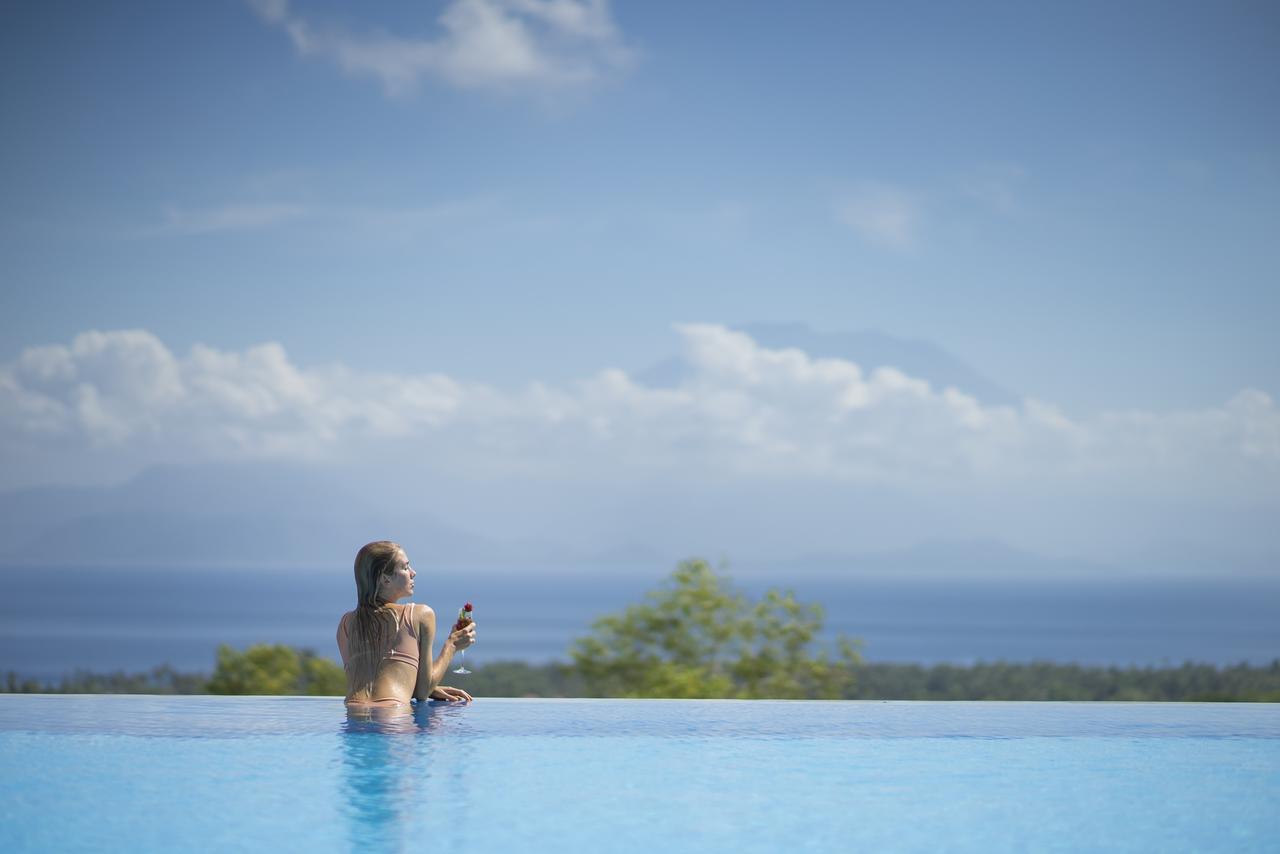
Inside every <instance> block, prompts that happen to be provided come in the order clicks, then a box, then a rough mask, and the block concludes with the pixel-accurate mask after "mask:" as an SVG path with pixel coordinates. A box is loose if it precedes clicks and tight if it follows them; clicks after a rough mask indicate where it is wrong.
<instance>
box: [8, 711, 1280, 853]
mask: <svg viewBox="0 0 1280 854" xmlns="http://www.w3.org/2000/svg"><path fill="white" fill-rule="evenodd" d="M0 769H2V783H0V850H5V851H14V850H19V851H34V850H60V849H65V848H87V849H91V850H117V849H118V850H124V849H129V850H172V849H175V848H197V849H202V850H208V849H232V850H235V849H241V850H244V849H255V850H256V849H260V848H264V847H268V846H270V847H277V848H280V849H283V850H302V849H308V850H321V851H346V850H350V849H352V848H354V847H355V846H357V845H360V846H364V845H375V846H378V847H379V850H392V851H400V850H414V849H426V848H429V847H436V846H438V845H442V844H444V845H449V846H450V847H456V848H465V849H466V850H468V851H473V852H475V851H556V852H563V851H601V850H609V851H648V850H650V849H654V848H655V847H656V848H660V849H661V850H663V851H664V854H665V853H666V852H677V851H695V850H724V849H733V850H735V851H738V852H747V851H766V850H767V851H776V850H778V849H780V848H781V849H787V850H797V849H798V850H810V851H834V850H842V849H851V848H861V849H872V850H898V851H901V850H916V851H926V850H928V851H933V850H938V849H946V850H956V851H989V850H1060V851H1078V850H1097V851H1147V850H1151V851H1193V850H1194V851H1265V850H1271V851H1274V850H1277V846H1280V810H1278V809H1277V808H1276V804H1277V803H1280V706H1275V705H1246V704H1237V705H1231V704H1222V705H1218V704H1075V703H914V702H894V703H872V702H865V703H860V702H854V703H816V702H723V701H627V700H514V699H511V700H497V699H484V700H480V701H477V702H476V703H474V704H472V705H470V706H431V707H425V708H422V709H420V710H418V711H416V712H414V713H411V714H404V715H398V716H391V717H389V718H387V719H385V720H378V721H375V720H367V719H360V718H351V717H348V715H347V714H346V712H345V710H344V709H343V706H342V703H341V701H340V700H336V699H328V698H221V697H216V698H215V697H102V696H66V697H61V696H20V695H8V696H0Z"/></svg>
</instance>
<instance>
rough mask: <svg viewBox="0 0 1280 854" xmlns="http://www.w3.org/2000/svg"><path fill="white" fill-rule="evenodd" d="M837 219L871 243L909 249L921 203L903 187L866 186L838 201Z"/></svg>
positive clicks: (914, 234)
mask: <svg viewBox="0 0 1280 854" xmlns="http://www.w3.org/2000/svg"><path fill="white" fill-rule="evenodd" d="M836 218H837V219H838V220H839V221H840V222H842V223H844V224H845V225H847V226H849V227H850V228H852V229H853V230H854V231H855V232H856V233H857V234H858V235H859V236H861V237H862V239H863V240H866V241H867V242H868V243H873V244H876V245H878V246H885V247H888V248H890V249H906V248H908V247H910V246H911V245H912V244H913V243H915V240H916V235H917V232H918V230H919V226H920V206H919V203H918V202H917V201H916V200H915V199H913V198H912V197H911V196H910V195H909V194H907V193H905V192H903V191H902V190H899V189H896V188H893V187H885V186H875V187H865V188H863V189H861V190H859V191H857V192H855V193H851V194H849V195H847V196H845V197H844V198H843V199H841V200H840V201H839V202H838V203H837V204H836Z"/></svg>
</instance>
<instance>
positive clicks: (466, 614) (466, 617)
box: [453, 602, 472, 676]
mask: <svg viewBox="0 0 1280 854" xmlns="http://www.w3.org/2000/svg"><path fill="white" fill-rule="evenodd" d="M471 621H472V616H471V603H470V602H468V603H467V604H465V605H463V606H462V607H461V608H459V609H458V622H456V623H454V624H453V630H454V631H455V632H456V631H457V630H458V629H465V628H466V627H467V625H468V624H469V623H470V622H471ZM466 654H467V651H466V650H465V649H460V650H458V666H457V667H455V668H454V669H453V672H454V673H458V674H460V675H464V676H465V675H466V674H468V673H470V672H471V671H470V670H468V669H467V665H466V662H464V661H463V660H462V659H463V657H464V656H466Z"/></svg>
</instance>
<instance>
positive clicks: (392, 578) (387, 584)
mask: <svg viewBox="0 0 1280 854" xmlns="http://www.w3.org/2000/svg"><path fill="white" fill-rule="evenodd" d="M417 574H418V573H416V572H414V571H413V567H412V566H410V565H409V557H408V556H407V555H406V554H405V553H404V552H400V557H399V558H398V559H397V560H396V568H395V569H394V570H392V571H391V573H390V574H388V575H384V576H382V598H384V599H385V600H386V601H388V602H394V601H396V600H397V599H403V598H404V597H406V596H412V595H413V579H414V576H416V575H417Z"/></svg>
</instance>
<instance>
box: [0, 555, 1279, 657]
mask: <svg viewBox="0 0 1280 854" xmlns="http://www.w3.org/2000/svg"><path fill="white" fill-rule="evenodd" d="M668 571H669V570H668ZM51 573H52V576H51ZM665 577H666V572H665V571H653V570H652V568H651V567H645V568H641V567H618V568H617V571H616V572H615V573H614V574H611V575H609V576H602V575H599V574H597V575H593V576H589V577H588V576H586V575H583V574H581V573H575V572H566V571H561V572H556V571H554V570H552V569H551V568H548V567H534V566H527V567H519V566H508V567H506V568H505V571H503V570H496V569H494V568H493V567H489V568H484V569H481V568H476V567H442V568H438V569H437V568H431V569H429V570H427V571H425V572H421V573H420V575H419V586H418V593H417V595H416V596H415V597H414V601H417V602H425V603H427V604H429V605H431V606H432V607H434V608H435V609H436V611H437V612H439V613H444V614H449V613H450V612H451V611H452V610H454V609H456V608H457V607H459V606H460V605H461V604H462V602H464V601H473V602H475V604H476V614H477V622H478V624H479V629H480V641H479V642H478V643H477V645H476V646H475V647H474V648H473V649H472V650H471V651H469V652H468V662H469V663H474V664H475V665H476V666H483V665H484V663H485V662H486V661H499V660H517V661H525V662H529V663H534V664H541V663H547V662H552V661H567V660H569V657H570V648H571V646H572V643H573V641H574V639H575V638H579V637H584V636H586V635H587V634H589V632H590V626H591V622H592V621H593V620H595V619H598V618H599V617H602V616H605V615H606V614H609V613H615V612H618V611H620V610H621V609H623V608H625V607H626V606H628V605H630V604H633V603H638V602H640V601H642V599H643V597H644V593H645V592H646V591H647V590H650V589H653V588H655V587H656V586H657V585H659V584H660V583H662V581H663V579H664V578H665ZM731 579H732V581H733V583H734V585H735V586H736V587H737V588H738V589H740V590H741V591H743V592H744V593H746V594H747V595H749V596H755V595H759V594H760V593H761V592H763V591H764V590H765V589H766V588H769V587H777V588H782V589H791V590H793V591H794V592H795V594H796V596H797V598H798V599H799V600H800V601H802V602H806V603H816V604H819V605H821V606H822V607H823V610H824V613H825V619H824V628H823V632H822V637H821V640H822V642H823V643H831V642H833V641H834V639H835V638H836V636H838V635H845V636H849V637H853V638H857V639H859V640H860V641H861V644H862V645H861V649H862V653H863V656H864V658H865V659H866V660H868V661H872V662H884V663H916V664H921V665H933V664H943V663H947V664H956V665H972V664H976V663H980V662H994V661H1004V662H1011V663H1012V662H1031V661H1048V662H1053V663H1059V664H1079V665H1082V666H1119V667H1126V666H1139V667H1159V666H1176V665H1180V664H1182V663H1184V662H1188V661H1190V662H1195V663H1203V664H1213V665H1217V666H1225V665H1232V664H1239V663H1249V664H1254V665H1259V664H1267V663H1270V662H1271V661H1272V660H1275V659H1277V658H1280V620H1277V619H1276V615H1277V614H1280V581H1277V580H1271V579H1266V578H1228V579H1205V578H1172V579H1165V580H1163V581H1161V582H1153V581H1152V579H1151V578H1147V577H1144V578H1134V579H1119V580H1117V579H1090V580H1080V579H1075V580H1064V579H1033V580H1032V579H1028V580H1011V579H946V580H941V579H936V578H932V579H928V578H910V579H886V578H883V577H870V578H868V577H848V576H845V577H838V576H831V575H826V576H824V575H820V574H815V575H811V576H797V575H795V574H793V573H788V574H781V573H780V574H779V575H778V576H777V577H769V575H768V573H764V574H762V573H757V572H748V573H745V574H741V575H739V574H736V573H734V574H732V575H731ZM0 580H3V583H4V585H5V587H6V589H7V591H8V592H9V595H8V596H6V597H5V598H4V600H3V602H2V603H0V671H4V672H10V671H12V672H14V673H16V674H17V675H18V676H19V677H20V678H33V679H39V680H42V681H52V680H56V679H58V678H60V677H62V676H66V675H69V674H71V673H73V672H75V671H77V670H86V671H91V672H115V671H124V672H142V671H147V670H150V669H152V668H154V667H158V666H161V665H169V666H171V667H173V668H175V669H176V670H178V671H180V672H191V673H207V672H211V671H212V670H213V667H214V664H215V655H216V650H217V647H218V646H219V645H220V644H224V643H225V644H229V645H231V646H233V647H236V648H244V647H246V646H249V645H252V644H258V643H280V644H287V645H289V646H294V647H298V648H304V649H311V650H314V651H315V652H317V653H319V654H320V655H323V656H326V657H328V658H331V659H336V657H337V650H336V646H335V643H334V631H335V627H336V625H337V621H338V619H339V617H340V616H341V615H342V613H343V612H344V611H346V610H348V609H350V608H351V607H352V606H353V605H354V589H353V584H352V581H351V578H350V572H349V570H343V569H333V570H329V569H326V570H298V569H292V570H289V569H278V568H277V569H264V570H253V569H247V568H244V567H223V568H205V569H193V568H183V569H170V570H166V569H163V568H156V567H151V568H120V567H114V568H113V567H102V566H98V567H63V568H58V569H50V568H47V567H19V566H7V567H0ZM51 581H52V582H53V583H54V584H55V585H56V586H57V588H58V589H57V591H56V600H57V602H58V605H59V610H58V611H57V612H56V613H54V614H49V613H48V612H47V610H45V609H41V610H40V611H39V612H37V611H36V609H34V608H32V607H31V606H30V603H32V602H34V601H36V599H37V598H38V597H41V596H44V595H48V593H49V590H50V587H49V585H50V583H51Z"/></svg>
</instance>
